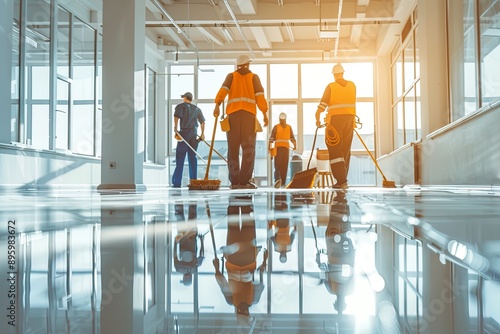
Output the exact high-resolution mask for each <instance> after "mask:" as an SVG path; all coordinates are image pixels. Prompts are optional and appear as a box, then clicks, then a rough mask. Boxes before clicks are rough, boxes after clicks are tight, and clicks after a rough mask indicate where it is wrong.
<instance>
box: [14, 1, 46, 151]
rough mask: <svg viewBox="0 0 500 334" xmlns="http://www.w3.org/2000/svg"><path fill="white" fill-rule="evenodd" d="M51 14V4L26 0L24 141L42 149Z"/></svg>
mask: <svg viewBox="0 0 500 334" xmlns="http://www.w3.org/2000/svg"><path fill="white" fill-rule="evenodd" d="M50 17H51V15H50V3H48V2H46V1H43V0H29V1H28V3H27V6H26V18H25V22H26V37H25V38H24V48H25V52H26V55H25V59H26V62H25V66H26V67H25V68H26V71H25V72H26V75H25V78H24V80H25V82H26V84H25V85H24V87H26V91H25V95H26V117H25V120H26V124H24V125H25V126H26V143H27V144H31V145H32V146H33V147H36V148H41V149H49V120H50V119H51V117H50V114H49V100H50V99H49V97H50V95H49V93H50V90H49V87H50V43H51V40H50V30H51V24H50ZM21 31H23V30H22V28H21ZM21 40H23V37H22V36H21ZM21 140H23V139H21Z"/></svg>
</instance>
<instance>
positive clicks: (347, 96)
mask: <svg viewBox="0 0 500 334" xmlns="http://www.w3.org/2000/svg"><path fill="white" fill-rule="evenodd" d="M329 86H330V101H328V116H333V115H346V114H347V115H356V85H354V83H353V82H352V81H347V85H346V86H345V87H343V86H342V85H341V84H339V83H338V82H332V83H331V84H330V85H329Z"/></svg>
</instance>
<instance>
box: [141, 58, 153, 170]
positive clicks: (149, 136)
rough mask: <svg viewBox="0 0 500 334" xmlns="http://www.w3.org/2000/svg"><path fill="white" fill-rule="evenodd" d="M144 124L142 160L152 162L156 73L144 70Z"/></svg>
mask: <svg viewBox="0 0 500 334" xmlns="http://www.w3.org/2000/svg"><path fill="white" fill-rule="evenodd" d="M146 88H147V89H146V122H145V129H144V133H145V138H144V139H145V140H144V145H145V148H144V153H145V154H144V160H145V161H148V162H154V161H155V160H156V159H155V137H156V127H155V124H156V73H155V72H154V71H153V70H152V69H150V68H147V69H146Z"/></svg>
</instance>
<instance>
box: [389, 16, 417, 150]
mask: <svg viewBox="0 0 500 334" xmlns="http://www.w3.org/2000/svg"><path fill="white" fill-rule="evenodd" d="M413 14H414V15H411V16H410V18H409V19H408V21H407V23H406V25H405V27H404V28H403V32H402V34H401V35H402V36H401V40H399V41H398V43H396V45H395V47H394V49H393V51H392V53H391V57H392V59H391V60H392V66H391V77H392V118H393V129H394V130H393V131H394V143H393V145H394V148H395V149H396V148H398V147H401V146H403V145H406V144H408V143H411V142H414V141H417V140H419V139H420V136H421V128H422V126H421V117H420V95H419V93H420V92H419V89H418V88H417V87H419V85H420V63H419V52H418V47H419V44H418V38H419V35H418V25H417V24H418V22H417V19H416V10H415V11H414V12H413Z"/></svg>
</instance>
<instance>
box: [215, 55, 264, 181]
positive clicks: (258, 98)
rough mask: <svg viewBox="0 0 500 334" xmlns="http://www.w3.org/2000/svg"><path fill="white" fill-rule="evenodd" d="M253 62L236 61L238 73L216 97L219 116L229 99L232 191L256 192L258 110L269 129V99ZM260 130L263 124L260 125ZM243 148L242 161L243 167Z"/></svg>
mask: <svg viewBox="0 0 500 334" xmlns="http://www.w3.org/2000/svg"><path fill="white" fill-rule="evenodd" d="M251 61H252V60H251V59H250V58H249V57H248V56H246V55H242V56H239V57H238V59H237V60H236V66H237V69H236V71H234V72H232V73H229V74H228V75H227V76H226V79H225V80H224V83H223V84H222V87H221V88H220V89H219V91H218V93H217V96H216V97H215V109H214V116H215V117H219V114H220V105H221V104H222V102H223V101H224V99H225V98H226V96H228V101H227V107H226V114H227V117H229V128H230V129H229V131H228V132H226V135H227V148H228V153H227V155H228V156H227V160H228V168H229V181H230V182H231V185H230V187H231V189H239V188H243V189H255V188H257V186H256V185H255V184H253V183H251V182H250V179H251V178H252V176H253V171H254V165H255V143H256V139H257V134H256V131H262V130H261V129H259V130H257V124H258V119H257V107H258V108H259V110H260V111H262V113H263V115H264V127H266V126H267V124H268V122H269V119H268V117H267V110H268V105H267V100H266V98H265V96H264V88H263V87H262V83H261V82H260V78H259V76H258V75H257V74H254V73H252V71H250V69H249V66H250V62H251ZM259 127H260V124H259ZM240 149H241V150H242V158H241V165H240V157H239V155H240Z"/></svg>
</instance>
